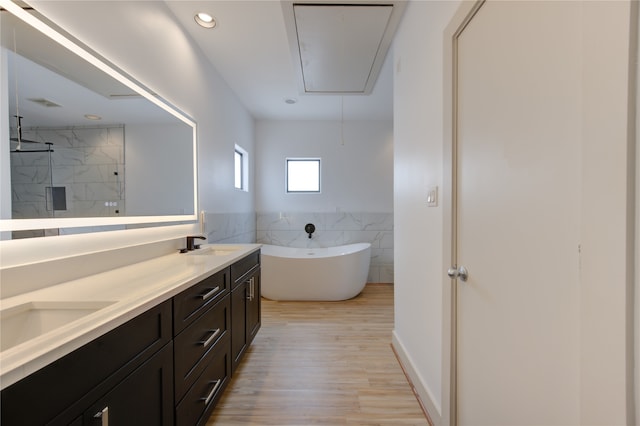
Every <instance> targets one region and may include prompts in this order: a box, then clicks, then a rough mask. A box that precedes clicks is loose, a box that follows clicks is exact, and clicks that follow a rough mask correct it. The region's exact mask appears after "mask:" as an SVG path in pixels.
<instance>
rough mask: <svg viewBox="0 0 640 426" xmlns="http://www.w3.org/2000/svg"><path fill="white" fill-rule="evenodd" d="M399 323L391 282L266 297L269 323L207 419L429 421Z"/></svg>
mask: <svg viewBox="0 0 640 426" xmlns="http://www.w3.org/2000/svg"><path fill="white" fill-rule="evenodd" d="M392 328H393V286H392V285H389V284H368V285H367V286H366V287H365V290H364V291H363V293H362V294H361V295H359V296H358V297H356V298H354V299H351V300H348V301H344V302H274V301H270V300H265V299H262V328H261V330H260V331H259V332H258V335H257V336H256V338H255V340H254V342H253V344H252V346H251V347H250V348H249V350H248V351H247V353H246V355H245V358H244V360H243V362H242V364H241V366H240V367H239V368H238V370H237V371H236V373H235V374H234V377H233V379H232V380H231V382H230V383H229V386H228V387H227V389H226V391H225V394H224V395H223V397H222V399H221V400H220V402H219V403H218V406H217V407H216V409H215V411H214V413H213V416H212V417H211V418H210V419H209V421H208V422H207V425H208V426H211V425H247V424H251V425H427V424H428V423H427V420H426V418H425V416H424V414H423V412H422V410H421V408H420V405H419V403H418V401H417V400H416V398H415V396H414V394H413V392H412V390H411V387H410V385H409V383H408V382H407V379H406V378H405V376H404V374H403V372H402V369H401V367H400V365H399V363H398V361H397V359H396V358H395V355H394V354H393V351H392V349H391V346H390V341H391V330H392Z"/></svg>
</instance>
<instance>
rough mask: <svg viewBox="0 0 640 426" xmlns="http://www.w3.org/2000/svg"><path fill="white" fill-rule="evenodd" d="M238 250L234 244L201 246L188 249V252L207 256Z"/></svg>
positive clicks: (225, 254) (231, 252)
mask: <svg viewBox="0 0 640 426" xmlns="http://www.w3.org/2000/svg"><path fill="white" fill-rule="evenodd" d="M238 250H240V247H236V246H202V247H201V248H199V249H197V250H193V251H190V252H189V254H196V255H207V256H227V255H229V254H233V253H235V252H236V251H238Z"/></svg>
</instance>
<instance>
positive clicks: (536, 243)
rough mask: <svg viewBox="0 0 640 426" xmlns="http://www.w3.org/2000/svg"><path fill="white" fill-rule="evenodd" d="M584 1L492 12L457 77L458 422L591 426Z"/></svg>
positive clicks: (476, 31) (481, 16) (479, 23)
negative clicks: (587, 410)
mask: <svg viewBox="0 0 640 426" xmlns="http://www.w3.org/2000/svg"><path fill="white" fill-rule="evenodd" d="M579 12H580V5H579V2H571V1H567V2H524V1H488V2H487V3H485V4H483V5H482V7H480V9H479V10H478V12H477V13H476V14H475V15H474V17H473V18H472V19H471V21H470V22H469V24H468V25H467V26H466V27H465V28H464V30H462V32H461V33H460V34H459V37H458V39H457V41H458V51H457V52H458V53H457V61H458V76H457V80H456V81H457V88H458V99H457V124H456V129H457V134H458V136H457V142H456V144H457V148H454V149H455V153H456V155H457V162H456V168H457V172H456V173H457V174H456V176H457V178H456V181H457V184H456V189H457V213H454V214H455V217H454V220H457V222H456V225H457V230H456V234H457V239H456V245H457V252H456V262H457V264H458V266H460V265H462V266H464V267H466V269H467V270H468V273H469V278H468V280H467V281H466V282H463V281H462V280H461V279H458V280H456V281H453V285H455V286H457V296H456V297H457V340H456V342H457V359H456V362H457V398H456V402H457V420H458V424H466V425H518V424H531V425H548V424H557V425H573V424H578V423H579V364H580V359H579V314H580V312H579V303H578V302H579V291H578V281H579V277H578V260H579V231H580V228H579V227H580V224H579V208H580V192H581V190H580V181H579V179H580V131H581V121H580V117H581V110H580V105H581V103H580V102H581V99H580V93H581V80H580V73H581V60H580V59H581V58H580V55H581V53H580V52H581V44H580V43H581V35H580V29H581V26H580V21H579V19H580V13H579Z"/></svg>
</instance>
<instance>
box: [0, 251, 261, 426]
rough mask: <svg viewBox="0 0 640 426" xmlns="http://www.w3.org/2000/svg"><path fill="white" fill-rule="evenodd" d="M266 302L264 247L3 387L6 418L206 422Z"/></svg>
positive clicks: (17, 421) (0, 411) (15, 421)
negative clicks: (262, 274)
mask: <svg viewBox="0 0 640 426" xmlns="http://www.w3.org/2000/svg"><path fill="white" fill-rule="evenodd" d="M260 309H261V306H260V252H259V251H257V252H253V253H250V254H248V255H247V256H246V257H244V258H242V259H240V260H238V261H237V262H235V263H233V264H231V265H230V266H228V267H226V268H224V269H222V270H221V271H218V272H216V273H214V274H212V275H211V276H209V277H207V278H205V279H203V280H201V281H200V282H198V283H197V284H195V285H193V286H191V287H189V288H188V289H186V290H184V291H182V292H181V293H179V294H177V295H175V296H173V297H172V298H171V299H169V300H166V301H165V302H163V303H161V304H159V305H157V306H155V307H153V308H150V309H149V310H147V311H146V312H144V313H142V314H140V315H138V316H137V317H135V318H133V319H131V320H129V321H128V322H126V323H125V324H123V325H121V326H119V327H117V328H115V329H114V330H112V331H110V332H108V333H106V334H104V335H102V336H100V337H98V338H97V339H95V340H93V341H91V342H89V343H87V344H86V345H84V346H82V347H81V348H79V349H77V350H75V351H73V352H71V353H70V354H68V355H66V356H64V357H62V358H60V359H58V360H57V361H55V362H53V363H51V364H49V365H48V366H46V367H44V368H42V369H40V370H38V371H36V372H35V373H33V374H31V375H29V376H27V377H25V378H24V379H22V380H20V381H19V382H17V383H15V384H13V385H11V386H9V387H7V388H5V389H3V390H2V393H1V395H0V396H1V397H0V401H1V402H0V404H1V406H0V424H2V425H8V426H10V425H23V424H24V425H74V426H81V425H108V424H111V425H117V426H121V425H125V426H127V425H136V426H137V425H173V424H175V425H178V426H182V425H185V426H193V425H199V424H204V423H206V421H207V419H208V417H209V416H210V414H211V412H212V411H213V409H214V407H215V405H216V403H217V401H218V400H219V399H220V397H221V396H222V393H223V391H224V389H225V388H226V387H227V384H228V383H229V380H230V379H231V375H232V371H233V370H234V369H235V367H236V366H237V365H238V363H239V362H240V359H241V358H242V355H243V354H244V352H245V351H246V348H247V347H248V345H249V344H250V343H251V341H252V340H253V338H254V336H255V334H256V333H257V332H258V329H259V328H260Z"/></svg>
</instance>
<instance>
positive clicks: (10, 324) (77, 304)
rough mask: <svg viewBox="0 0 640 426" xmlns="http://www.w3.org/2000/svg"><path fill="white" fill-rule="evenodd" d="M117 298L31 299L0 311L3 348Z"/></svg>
mask: <svg viewBox="0 0 640 426" xmlns="http://www.w3.org/2000/svg"><path fill="white" fill-rule="evenodd" d="M113 303H115V302H103V301H91V302H88V301H63V302H27V303H23V304H21V305H18V306H14V307H11V308H7V309H3V310H2V311H0V333H1V334H0V352H1V351H5V350H7V349H10V348H12V347H14V346H17V345H19V344H21V343H24V342H26V341H28V340H31V339H33V338H35V337H38V336H40V335H43V334H45V333H48V332H50V331H52V330H55V329H56V328H58V327H62V326H63V325H66V324H69V323H71V322H73V321H75V320H77V319H80V318H82V317H84V316H87V315H89V314H92V313H94V312H96V311H98V310H100V309H102V308H105V307H107V306H109V305H111V304H113Z"/></svg>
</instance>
